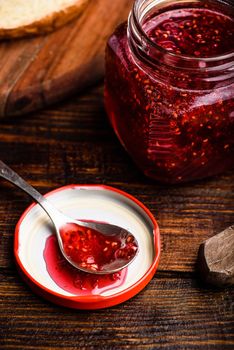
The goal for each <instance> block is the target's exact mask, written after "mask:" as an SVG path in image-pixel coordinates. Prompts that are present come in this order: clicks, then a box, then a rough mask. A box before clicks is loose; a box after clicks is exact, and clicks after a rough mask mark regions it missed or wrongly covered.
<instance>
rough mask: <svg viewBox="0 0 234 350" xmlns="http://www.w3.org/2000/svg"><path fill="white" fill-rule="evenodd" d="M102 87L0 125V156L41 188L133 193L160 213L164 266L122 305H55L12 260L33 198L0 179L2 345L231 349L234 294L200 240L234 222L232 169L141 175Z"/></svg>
mask: <svg viewBox="0 0 234 350" xmlns="http://www.w3.org/2000/svg"><path fill="white" fill-rule="evenodd" d="M102 94H103V90H102V86H100V87H97V88H95V89H93V90H92V91H90V92H89V93H86V94H85V95H83V96H80V97H78V96H77V97H74V98H72V99H70V100H68V101H66V102H64V103H63V104H60V105H57V106H54V107H53V108H50V109H47V110H45V111H43V112H38V113H34V114H31V115H29V116H23V117H12V118H7V119H5V120H3V121H2V123H1V125H0V159H2V160H3V161H5V162H7V163H8V164H9V165H10V166H11V167H12V168H13V169H15V170H16V171H18V172H19V173H20V174H22V176H23V177H25V179H27V180H28V181H29V182H30V183H31V184H32V185H34V186H35V187H36V188H38V189H39V190H40V191H41V192H42V193H46V192H47V191H49V190H51V189H54V188H56V187H58V186H62V185H65V184H69V183H96V184H97V183H104V184H108V185H111V186H116V187H118V188H120V189H122V190H125V191H127V192H129V193H131V194H132V195H134V196H136V197H137V198H138V199H139V200H141V201H143V202H144V204H145V205H146V206H147V207H149V209H150V210H151V211H152V212H153V214H154V215H155V217H156V218H157V219H158V222H159V226H160V230H161V236H162V256H161V261H160V265H159V270H158V272H157V273H156V275H155V276H154V278H153V280H152V281H151V282H150V284H149V285H148V286H147V287H146V288H145V289H144V290H143V291H142V292H141V293H140V294H138V295H137V296H135V297H134V298H133V299H131V300H129V301H127V302H125V303H124V304H122V305H118V306H116V307H113V308H110V309H107V310H99V311H78V310H76V311H75V310H69V309H66V308H61V307H58V306H55V305H53V304H50V303H49V302H47V301H45V300H42V299H41V298H39V297H37V296H36V295H34V294H33V293H32V292H31V290H30V289H29V288H28V287H27V286H26V285H25V284H24V283H23V281H22V280H21V278H20V277H19V276H18V273H17V271H16V268H15V264H14V257H13V234H14V227H15V225H16V223H17V221H18V219H19V217H20V215H21V213H22V211H23V210H24V209H25V208H26V207H27V206H28V205H29V204H30V199H29V198H28V197H27V196H25V194H23V193H22V192H20V190H18V189H16V188H14V187H12V186H11V185H10V184H8V183H7V182H5V181H3V180H1V181H0V248H1V249H0V349H1V350H7V349H19V350H21V349H23V350H24V349H25V350H29V349H30V350H32V349H33V350H34V349H37V350H51V349H52V350H53V349H66V350H71V349H81V350H83V349H84V350H92V349H94V350H97V349H104V350H112V349H113V350H121V349H124V350H125V349H126V350H127V349H132V350H135V349H139V350H140V349H147V350H148V349H150V350H154V349H161V348H162V349H173V350H177V349H206V350H207V349H208V350H209V349H211V350H213V349H216V350H223V349H224V350H225V349H232V348H233V347H234V332H233V330H234V318H233V313H234V293H233V289H232V288H227V289H224V290H218V289H215V288H210V287H207V286H205V285H204V284H203V283H202V282H201V281H200V279H199V276H198V275H197V272H196V258H197V252H198V248H199V245H200V244H201V242H203V241H204V240H206V239H207V238H209V237H211V236H213V235H214V234H216V233H218V232H220V231H222V230H223V229H225V228H226V227H228V226H230V225H231V224H233V222H234V172H233V171H229V172H227V173H225V174H222V175H220V176H216V177H213V178H211V179H206V180H202V181H197V182H192V183H190V184H185V185H178V186H166V185H161V184H159V183H157V182H153V181H151V180H149V179H147V178H146V177H144V176H143V175H142V174H141V173H140V172H139V171H138V170H137V168H136V167H135V165H134V163H133V162H132V161H131V159H130V158H129V157H128V155H127V154H126V152H125V151H124V150H123V149H122V147H121V145H120V144H119V142H118V140H117V138H116V137H115V135H114V133H113V131H112V129H111V127H110V125H109V123H108V121H107V118H106V115H105V112H104V109H103V102H102Z"/></svg>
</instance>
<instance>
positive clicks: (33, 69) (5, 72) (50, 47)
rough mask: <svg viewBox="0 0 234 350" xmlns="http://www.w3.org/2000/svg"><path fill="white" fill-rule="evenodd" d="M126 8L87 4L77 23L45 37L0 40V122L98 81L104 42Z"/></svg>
mask: <svg viewBox="0 0 234 350" xmlns="http://www.w3.org/2000/svg"><path fill="white" fill-rule="evenodd" d="M131 6H132V1H130V0H115V1H109V0H94V1H93V0H91V1H90V3H89V5H88V7H87V8H85V10H84V12H83V13H82V15H81V16H80V17H79V18H78V19H77V20H75V21H73V22H72V23H69V24H68V25H66V26H64V27H63V28H61V29H59V30H57V31H55V32H53V33H51V34H48V35H47V36H40V37H36V38H30V39H28V38H26V39H22V40H13V41H5V42H4V41H1V42H0V67H1V69H0V117H1V116H6V115H12V114H23V113H26V112H29V111H32V110H35V109H38V108H41V107H44V106H47V105H49V104H51V103H54V102H55V101H59V100H61V99H62V98H64V97H65V96H68V95H69V94H71V93H74V92H77V91H78V90H79V91H81V89H83V88H84V87H87V86H88V85H91V84H93V83H94V82H96V81H97V80H99V79H100V78H101V77H102V76H103V72H104V48H105V45H106V41H107V37H108V36H109V35H110V34H111V33H112V31H113V30H114V28H115V27H116V25H117V24H119V23H120V22H122V21H123V20H126V19H127V15H128V13H129V10H130V8H131Z"/></svg>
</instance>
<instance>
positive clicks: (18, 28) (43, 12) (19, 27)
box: [0, 0, 90, 39]
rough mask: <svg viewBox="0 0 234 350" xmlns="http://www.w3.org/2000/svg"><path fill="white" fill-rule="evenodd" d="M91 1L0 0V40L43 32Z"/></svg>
mask: <svg viewBox="0 0 234 350" xmlns="http://www.w3.org/2000/svg"><path fill="white" fill-rule="evenodd" d="M88 2H90V0H0V39H3V38H16V37H22V36H28V35H37V34H44V33H48V32H51V31H53V30H54V29H56V28H58V27H61V26H62V25H64V24H65V23H67V22H69V21H71V20H72V19H74V18H75V17H77V16H78V15H79V14H80V13H81V12H82V11H83V9H84V8H85V6H86V5H87V4H88Z"/></svg>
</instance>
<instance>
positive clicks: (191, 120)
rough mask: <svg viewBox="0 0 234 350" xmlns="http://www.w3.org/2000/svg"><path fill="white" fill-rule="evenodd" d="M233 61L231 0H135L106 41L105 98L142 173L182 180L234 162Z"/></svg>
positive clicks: (191, 178)
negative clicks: (121, 22)
mask: <svg viewBox="0 0 234 350" xmlns="http://www.w3.org/2000/svg"><path fill="white" fill-rule="evenodd" d="M149 3H150V4H151V5H152V6H149ZM159 3H160V4H159ZM164 3H166V5H165V4H164ZM127 33H128V35H127ZM233 62H234V16H233V7H232V5H231V3H230V4H229V3H228V2H227V3H225V2H221V1H218V0H216V1H215V0H213V1H190V2H186V1H180V2H175V1H167V2H166V1H160V2H159V1H158V0H156V1H153V0H152V1H149V0H147V1H146V0H136V2H135V4H134V8H133V10H132V13H131V14H130V17H129V22H128V25H127V24H126V23H124V24H122V25H121V26H119V27H118V28H117V29H116V31H115V32H114V33H113V35H112V36H111V37H110V39H109V41H108V45H107V49H106V81H105V106H106V110H107V113H108V116H109V118H110V121H111V123H112V125H113V128H114V130H115V132H116V134H117V136H118V137H119V139H120V141H121V143H122V144H123V146H124V147H125V148H126V150H127V151H128V153H129V154H130V155H131V156H132V158H133V159H134V161H135V162H136V164H137V165H138V166H139V168H140V169H141V170H142V171H143V172H144V173H145V175H147V176H149V177H152V178H154V179H156V180H159V181H162V182H167V183H179V182H185V181H191V180H194V179H200V178H203V177H207V176H211V175H215V174H218V173H220V172H222V171H225V170H227V169H229V168H230V167H232V166H233V165H234V157H233V154H234V138H233V135H234V63H233Z"/></svg>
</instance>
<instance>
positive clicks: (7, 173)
mask: <svg viewBox="0 0 234 350" xmlns="http://www.w3.org/2000/svg"><path fill="white" fill-rule="evenodd" d="M0 177H2V178H4V179H5V180H7V181H9V182H11V183H12V184H13V185H15V186H16V187H19V188H20V189H21V190H23V191H24V192H26V193H27V194H28V195H29V196H30V197H31V198H32V199H34V200H35V201H36V202H37V203H38V204H39V205H40V206H41V207H42V208H43V209H44V210H45V211H46V212H47V214H48V215H49V216H50V218H51V219H52V221H53V217H54V216H55V215H58V210H57V209H56V208H54V207H53V205H52V204H50V202H49V201H48V200H47V199H46V198H45V197H43V196H42V195H41V194H40V193H39V192H38V191H37V190H36V189H35V188H34V187H32V186H31V185H29V184H28V183H27V182H26V181H25V180H24V179H22V177H20V176H19V175H18V174H17V173H16V172H14V170H12V169H11V168H10V167H9V166H7V165H6V164H5V163H3V162H2V161H1V160H0Z"/></svg>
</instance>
